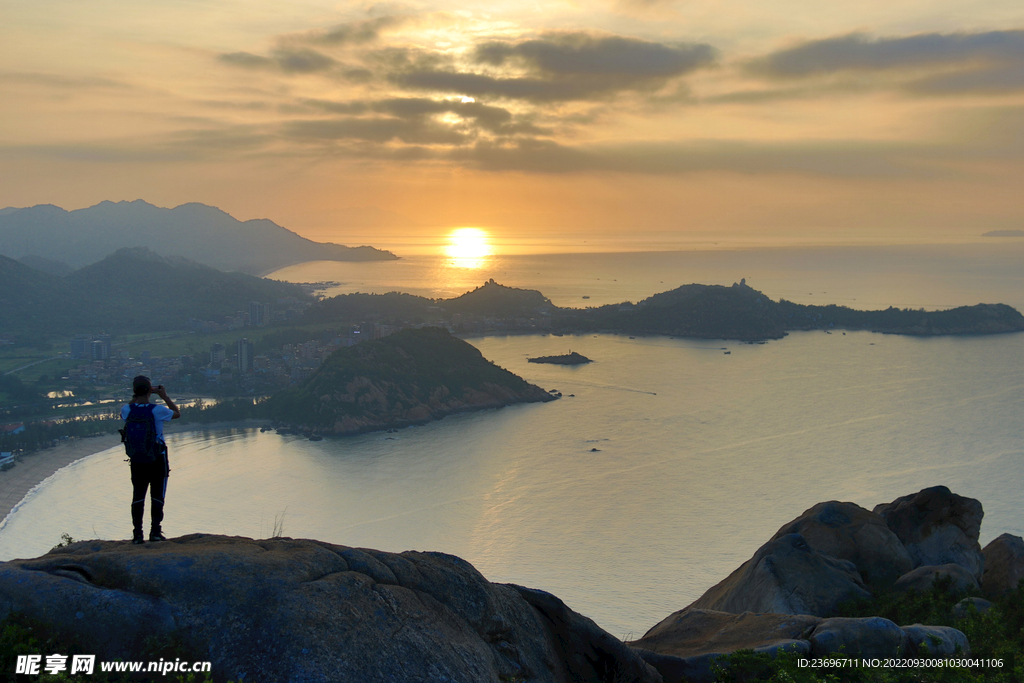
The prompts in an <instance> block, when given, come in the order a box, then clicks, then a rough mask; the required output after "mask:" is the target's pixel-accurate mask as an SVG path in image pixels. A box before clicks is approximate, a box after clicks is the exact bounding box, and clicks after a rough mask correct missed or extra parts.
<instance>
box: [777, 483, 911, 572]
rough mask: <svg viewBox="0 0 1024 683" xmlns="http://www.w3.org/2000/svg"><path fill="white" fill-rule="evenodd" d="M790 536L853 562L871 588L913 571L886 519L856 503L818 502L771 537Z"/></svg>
mask: <svg viewBox="0 0 1024 683" xmlns="http://www.w3.org/2000/svg"><path fill="white" fill-rule="evenodd" d="M788 534H800V535H801V536H803V537H804V540H806V541H807V543H808V544H809V545H810V546H811V547H812V548H814V549H815V550H817V551H819V552H822V553H825V554H826V555H831V556H832V557H835V558H838V559H840V560H848V561H850V562H852V563H853V564H854V565H855V566H856V567H857V571H859V572H860V576H861V579H862V580H863V581H864V583H865V584H866V585H868V586H872V587H878V588H883V587H889V586H892V584H893V583H895V581H896V579H898V578H899V577H900V576H902V575H903V574H905V573H907V572H908V571H910V570H911V569H913V568H914V563H913V561H912V560H911V559H910V555H909V553H907V549H906V548H904V547H903V543H901V542H900V539H899V538H897V537H896V534H894V533H893V532H892V530H891V529H889V527H888V526H887V525H886V523H885V519H883V518H882V516H881V515H877V514H875V513H873V512H869V511H868V510H865V509H864V508H862V507H861V506H859V505H857V504H856V503H841V502H839V501H835V500H832V501H828V502H826V503H818V504H817V505H815V506H814V507H812V508H810V509H809V510H807V511H805V512H804V513H803V514H802V515H800V516H799V517H797V518H796V519H794V520H793V521H792V522H789V523H788V524H785V525H784V526H783V527H782V528H781V529H779V531H778V533H776V534H775V536H773V537H772V538H773V539H776V538H781V537H783V536H786V535H788Z"/></svg>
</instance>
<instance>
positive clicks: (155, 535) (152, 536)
mask: <svg viewBox="0 0 1024 683" xmlns="http://www.w3.org/2000/svg"><path fill="white" fill-rule="evenodd" d="M166 540H167V537H166V536H164V535H163V533H161V531H160V530H159V529H153V530H152V531H150V532H149V541H150V543H156V542H157V541H166Z"/></svg>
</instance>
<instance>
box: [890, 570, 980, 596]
mask: <svg viewBox="0 0 1024 683" xmlns="http://www.w3.org/2000/svg"><path fill="white" fill-rule="evenodd" d="M940 579H949V581H950V583H949V592H950V593H964V592H966V591H969V590H971V589H976V588H978V580H977V579H975V578H974V574H972V573H970V572H969V571H967V569H966V568H964V567H961V566H960V565H958V564H942V565H939V566H937V567H932V566H927V567H918V568H917V569H912V570H911V571H909V572H907V573H906V574H904V575H903V576H901V577H900V578H899V579H897V581H896V583H895V584H893V590H895V591H896V592H897V593H907V592H909V591H917V592H919V593H927V592H928V591H929V590H931V588H932V585H933V584H935V582H936V581H938V580H940Z"/></svg>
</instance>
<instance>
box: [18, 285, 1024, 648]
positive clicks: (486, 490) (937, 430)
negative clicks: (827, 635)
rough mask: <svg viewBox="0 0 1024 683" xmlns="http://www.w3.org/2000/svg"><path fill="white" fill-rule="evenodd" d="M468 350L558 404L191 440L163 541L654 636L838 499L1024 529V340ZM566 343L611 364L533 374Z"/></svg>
mask: <svg viewBox="0 0 1024 683" xmlns="http://www.w3.org/2000/svg"><path fill="white" fill-rule="evenodd" d="M754 284H756V283H754ZM470 341H471V342H472V343H473V344H474V345H476V346H477V347H478V348H479V349H480V350H481V351H482V352H483V354H484V356H485V357H487V358H489V359H491V360H493V361H495V362H496V363H498V364H499V365H501V366H503V367H506V368H508V369H509V370H511V371H513V372H515V373H517V374H519V375H522V376H524V377H526V378H527V379H528V380H530V381H532V382H535V383H537V384H539V385H540V386H542V387H544V388H545V389H555V390H559V391H561V392H562V394H563V398H561V399H560V400H558V401H554V402H552V403H548V404H530V405H519V406H511V407H507V408H503V409H499V410H491V411H484V412H479V413H471V414H464V415H458V416H454V417H450V418H446V419H444V420H441V421H438V422H435V423H431V424H428V425H425V426H422V427H415V428H410V429H404V430H401V431H399V432H398V433H397V434H383V433H376V434H367V435H362V436H358V437H352V438H341V439H325V440H324V441H320V442H310V441H307V440H303V439H301V438H300V437H295V436H288V437H282V436H280V435H277V434H274V433H260V432H259V431H258V430H227V431H223V430H222V431H214V432H190V433H182V434H179V435H175V436H174V437H173V438H171V439H170V448H171V458H172V460H171V466H172V470H173V471H172V473H171V480H170V486H169V490H168V503H167V520H166V524H165V529H166V531H167V533H168V535H170V536H178V535H182V534H187V533H194V532H206V533H218V534H237V535H243V536H250V537H266V536H269V535H271V533H272V532H273V530H274V527H275V525H276V524H283V531H284V534H285V535H287V536H292V537H307V538H318V539H321V540H325V541H330V542H334V543H340V544H345V545H351V546H362V547H372V548H379V549H382V550H389V551H402V550H408V549H417V550H437V551H443V552H448V553H453V554H456V555H459V556H460V557H463V558H465V559H466V560H468V561H469V562H471V563H473V564H474V565H475V566H476V567H477V568H478V569H479V570H480V571H481V572H482V573H483V574H484V576H486V577H487V578H488V579H490V580H492V581H500V582H514V583H519V584H523V585H527V586H531V587H535V588H541V589H544V590H548V591H550V592H552V593H554V594H555V595H558V596H559V597H561V598H562V599H563V600H565V601H566V603H567V604H568V605H569V606H570V607H572V608H574V609H576V610H578V611H580V612H582V613H583V614H586V615H587V616H589V617H591V618H593V619H594V620H595V621H597V623H598V624H599V625H601V626H602V627H604V628H605V629H607V630H609V631H610V632H611V633H613V634H614V635H616V636H619V637H637V636H639V635H641V634H642V633H643V632H644V631H646V630H647V629H648V628H650V627H651V626H652V625H653V624H655V623H656V622H657V621H659V620H660V619H662V618H663V617H665V616H666V615H668V614H669V613H671V612H672V611H675V610H677V609H680V608H682V607H684V606H686V605H687V604H689V603H690V602H691V601H693V600H694V599H696V598H697V597H698V596H699V595H700V594H701V593H702V592H703V591H704V590H706V589H707V588H708V587H710V586H711V585H713V584H715V583H717V582H718V581H720V580H721V579H723V578H724V577H725V576H726V575H728V573H729V572H731V571H732V570H733V569H735V568H736V567H737V566H738V565H739V564H740V563H742V562H743V561H745V560H746V559H748V558H749V557H750V556H751V555H752V554H753V552H754V551H755V550H756V549H757V547H759V546H760V545H761V544H763V543H764V542H765V541H767V540H768V538H770V536H771V535H772V534H773V533H775V531H776V530H778V528H779V527H781V526H782V525H783V524H785V523H786V522H788V521H789V520H791V519H793V518H794V517H796V516H797V515H799V514H800V513H801V512H802V511H803V510H804V509H806V508H808V507H810V506H811V505H813V504H814V503H817V502H819V501H823V500H833V499H834V500H848V501H853V502H856V503H859V504H860V505H863V506H865V507H867V508H869V509H870V508H871V507H873V506H874V505H876V504H879V503H883V502H888V501H891V500H892V499H894V498H896V497H898V496H901V495H905V494H908V493H912V492H915V491H918V490H920V489H921V488H924V487H927V486H934V485H938V484H943V485H946V486H949V487H950V488H951V489H952V490H953V491H955V492H957V493H959V494H961V495H966V496H971V497H974V498H977V499H979V500H981V501H982V503H983V504H984V506H985V520H984V523H983V525H982V543H983V544H984V543H986V542H987V541H989V540H991V539H992V538H994V537H996V536H998V535H999V534H1001V533H1004V532H1009V533H1013V534H1017V535H1022V534H1024V528H1022V527H1024V525H1022V520H1021V518H1020V514H1019V496H1020V494H1019V491H1020V482H1021V481H1022V475H1024V427H1022V423H1021V421H1020V420H1019V416H1020V415H1021V413H1022V409H1024V369H1022V367H1021V364H1020V359H1021V358H1024V335H1019V334H1014V335H998V336H990V337H958V338H951V337H944V338H924V339H919V338H910V337H897V336H886V335H877V334H872V333H868V332H856V333H853V332H851V333H847V334H845V335H844V334H842V333H841V332H833V333H832V334H826V333H824V332H805V333H795V334H791V335H790V336H788V337H787V338H785V339H782V340H778V341H773V342H771V343H768V344H764V345H747V344H737V343H734V342H721V341H713V340H712V341H708V340H699V341H698V340H681V339H670V338H667V337H650V338H637V339H630V338H628V337H624V336H616V335H597V336H591V335H588V336H577V337H572V336H566V337H555V336H515V337H486V338H480V339H472V340H470ZM723 347H724V348H725V349H728V350H729V351H730V353H729V354H728V355H726V354H725V353H724V349H723ZM569 350H573V351H578V352H580V353H583V354H584V355H586V356H588V357H590V358H593V359H594V360H595V361H596V362H594V363H592V364H590V365H584V366H577V367H562V366H547V365H536V364H530V363H527V362H526V358H527V357H528V356H534V355H548V354H556V353H565V352H567V351H569ZM569 394H573V396H572V397H570V396H569ZM113 445H114V443H112V446H113ZM123 459H124V456H123V451H121V450H120V448H112V449H110V450H108V451H106V452H103V453H100V454H97V455H95V456H92V457H90V458H87V459H85V460H83V461H80V462H78V463H76V464H75V465H73V466H71V467H68V468H65V469H64V470H61V471H60V472H58V473H57V474H56V475H54V476H53V477H51V479H50V480H48V481H47V482H45V483H44V485H42V486H40V487H38V488H37V489H36V490H35V491H34V492H32V493H31V494H30V495H29V496H28V498H27V499H26V500H25V501H23V503H22V505H21V506H20V507H19V508H18V509H17V510H16V511H15V513H13V514H12V515H11V516H9V517H8V518H7V520H6V521H5V523H4V525H3V526H2V528H0V558H4V559H7V558H12V557H16V556H21V557H31V556H35V555H38V554H39V553H41V552H44V551H45V550H47V549H49V547H50V546H52V545H53V544H54V543H56V542H57V541H58V540H59V538H60V534H61V533H62V532H67V533H70V534H71V535H72V536H73V537H75V538H127V537H128V536H129V531H130V529H129V527H130V522H129V515H128V506H129V502H130V494H131V491H130V485H129V482H128V470H127V465H126V464H125V463H124V462H123Z"/></svg>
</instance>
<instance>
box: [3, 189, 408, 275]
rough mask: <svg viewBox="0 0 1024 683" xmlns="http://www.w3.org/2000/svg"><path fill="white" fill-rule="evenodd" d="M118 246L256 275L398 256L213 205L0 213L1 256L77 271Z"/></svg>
mask: <svg viewBox="0 0 1024 683" xmlns="http://www.w3.org/2000/svg"><path fill="white" fill-rule="evenodd" d="M122 247H146V248H148V249H151V250H153V251H155V252H157V253H159V254H166V255H174V256H182V257H184V258H187V259H189V260H191V261H195V262H197V263H201V264H203V265H206V266H210V267H211V268H216V269H218V270H223V271H242V272H245V273H249V274H253V275H259V274H265V273H269V272H272V271H274V270H277V269H278V268H283V267H285V266H288V265H292V264H294V263H301V262H303V261H319V260H323V261H381V260H392V259H396V258H397V257H396V256H395V255H394V254H392V253H391V252H388V251H382V250H380V249H375V248H373V247H369V246H360V247H346V246H343V245H340V244H333V243H330V242H314V241H312V240H309V239H306V238H305V237H302V236H301V235H298V234H296V233H294V232H292V231H291V230H288V229H287V228H283V227H281V226H280V225H278V224H276V223H274V222H273V221H270V220H267V219H265V218H262V219H254V220H248V221H239V220H237V219H235V218H234V217H232V216H231V215H229V214H228V213H226V212H224V211H222V210H221V209H218V208H216V207H213V206H207V205H205V204H198V203H190V204H182V205H181V206H177V207H175V208H173V209H165V208H161V207H158V206H154V205H152V204H149V203H147V202H145V201H142V200H141V199H137V200H135V201H133V202H110V201H104V202H100V203H99V204H97V205H95V206H91V207H89V208H86V209H77V210H75V211H65V210H64V209H62V208H60V207H58V206H53V205H52V204H40V205H38V206H33V207H29V208H25V209H12V208H8V209H4V210H2V211H0V249H2V250H3V251H2V253H3V255H4V256H8V257H10V258H14V259H21V258H24V257H26V256H37V257H42V258H45V259H50V260H54V261H61V262H64V263H67V264H69V265H71V266H72V267H74V268H81V267H83V266H86V265H89V264H92V263H96V262H97V261H100V260H101V259H103V258H105V257H106V256H109V255H110V254H112V253H114V252H115V251H117V250H118V249H120V248H122Z"/></svg>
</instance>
